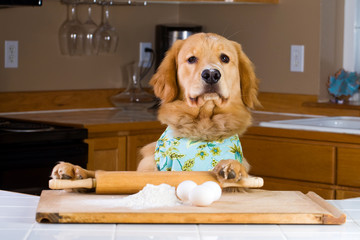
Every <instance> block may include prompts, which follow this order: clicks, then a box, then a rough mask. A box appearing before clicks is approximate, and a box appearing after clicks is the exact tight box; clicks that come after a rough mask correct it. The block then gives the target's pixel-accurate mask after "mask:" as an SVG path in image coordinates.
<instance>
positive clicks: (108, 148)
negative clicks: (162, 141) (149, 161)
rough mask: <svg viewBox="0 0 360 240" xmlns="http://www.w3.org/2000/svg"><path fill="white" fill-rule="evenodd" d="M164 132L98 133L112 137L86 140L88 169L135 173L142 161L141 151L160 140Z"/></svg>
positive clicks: (159, 130) (153, 130)
mask: <svg viewBox="0 0 360 240" xmlns="http://www.w3.org/2000/svg"><path fill="white" fill-rule="evenodd" d="M163 131H164V128H159V129H156V128H155V129H147V130H144V131H138V130H134V131H125V132H123V131H119V132H117V131H114V132H110V133H109V132H103V133H97V134H98V135H100V136H102V135H110V137H109V136H107V137H99V136H96V137H92V138H89V139H87V140H86V142H87V143H88V146H89V159H88V166H87V168H88V169H90V170H108V171H135V170H136V168H137V165H138V164H139V161H140V160H141V159H140V149H141V148H142V147H143V146H145V145H147V144H149V143H151V142H154V141H156V140H158V139H159V137H160V136H161V133H162V132H163ZM111 135H115V136H111ZM116 135H122V136H116ZM154 151H155V149H154Z"/></svg>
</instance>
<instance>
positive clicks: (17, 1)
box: [0, 0, 42, 7]
mask: <svg viewBox="0 0 360 240" xmlns="http://www.w3.org/2000/svg"><path fill="white" fill-rule="evenodd" d="M0 5H3V6H9V7H10V6H41V5H42V0H1V1H0Z"/></svg>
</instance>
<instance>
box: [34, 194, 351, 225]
mask: <svg viewBox="0 0 360 240" xmlns="http://www.w3.org/2000/svg"><path fill="white" fill-rule="evenodd" d="M126 196H127V195H97V194H81V193H69V192H66V191H62V190H46V191H43V192H42V194H41V198H40V202H39V205H38V208H37V213H36V221H38V222H40V223H222V224H231V223H248V224H343V223H345V220H346V216H345V214H344V213H342V212H341V211H339V210H338V209H337V208H335V207H334V206H333V205H331V204H330V203H328V202H326V201H325V200H323V199H322V198H321V197H319V196H318V195H316V194H315V193H313V192H309V193H308V194H306V195H305V194H303V193H301V192H297V191H262V190H251V191H249V192H246V193H223V195H222V197H221V198H220V200H219V201H216V202H214V203H213V204H212V205H210V206H208V207H196V206H191V205H184V204H181V205H178V206H175V207H157V208H146V209H132V208H126V207H122V206H119V204H117V203H118V201H119V200H120V199H121V198H124V197H126Z"/></svg>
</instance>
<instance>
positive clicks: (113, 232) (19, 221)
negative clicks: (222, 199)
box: [0, 191, 360, 240]
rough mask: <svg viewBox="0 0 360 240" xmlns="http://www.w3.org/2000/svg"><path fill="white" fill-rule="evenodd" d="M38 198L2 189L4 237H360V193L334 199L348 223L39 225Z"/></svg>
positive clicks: (337, 239)
mask: <svg viewBox="0 0 360 240" xmlns="http://www.w3.org/2000/svg"><path fill="white" fill-rule="evenodd" d="M38 200H39V197H36V196H29V195H22V194H17V193H11V192H5V191H0V239H1V240H13V239H14V240H23V239H24V240H35V239H36V240H43V239H44V240H52V239H54V240H61V239H64V240H78V239H79V240H80V239H84V240H85V239H86V240H92V239H94V240H163V239H164V240H173V239H174V240H235V239H236V240H237V239H250V240H255V239H259V240H260V239H261V240H265V239H266V240H272V239H276V240H286V239H289V240H297V239H306V240H308V239H310V240H311V239H326V240H341V239H354V240H355V239H358V240H359V239H360V198H357V199H349V200H342V201H330V202H331V203H332V204H334V205H336V206H337V207H338V208H340V209H342V210H343V211H344V212H345V213H346V214H347V222H346V224H344V225H336V226H331V225H244V224H241V225H238V224H229V225H227V224H222V225H220V224H215V225H214V224H200V225H196V224H188V225H187V224H39V223H36V222H35V212H36V207H37V203H38Z"/></svg>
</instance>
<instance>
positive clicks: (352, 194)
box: [336, 189, 360, 199]
mask: <svg viewBox="0 0 360 240" xmlns="http://www.w3.org/2000/svg"><path fill="white" fill-rule="evenodd" d="M356 197H360V189H359V190H336V199H347V198H356Z"/></svg>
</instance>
